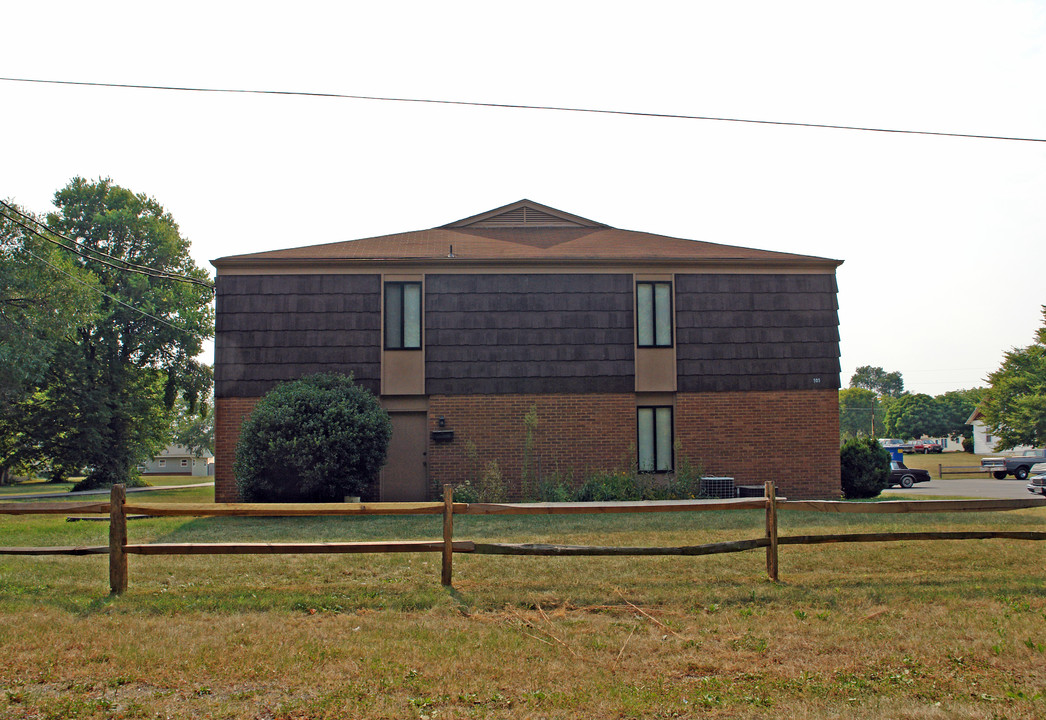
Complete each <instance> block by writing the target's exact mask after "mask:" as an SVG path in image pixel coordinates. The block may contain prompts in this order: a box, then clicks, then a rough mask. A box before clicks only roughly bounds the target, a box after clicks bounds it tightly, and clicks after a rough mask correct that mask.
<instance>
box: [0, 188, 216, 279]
mask: <svg viewBox="0 0 1046 720" xmlns="http://www.w3.org/2000/svg"><path fill="white" fill-rule="evenodd" d="M0 206H3V208H4V209H6V210H7V211H8V212H12V213H14V214H15V215H17V216H18V217H17V218H16V217H11V216H10V215H4V217H5V218H7V219H8V220H9V221H11V222H13V223H14V224H16V225H18V226H19V227H21V228H22V229H23V230H26V231H28V232H30V233H32V234H33V235H35V236H36V237H39V238H41V239H42V240H45V241H47V242H49V243H51V244H52V245H56V246H58V247H60V248H62V249H63V250H65V251H66V252H71V253H73V254H74V255H78V256H80V257H82V258H85V259H87V260H91V261H92V262H97V263H101V264H102V265H106V266H108V267H111V268H113V269H114V270H119V271H121V272H129V273H135V274H138V275H147V276H148V277H153V278H158V279H161V280H174V281H176V282H184V283H191V284H193V285H199V286H200V287H205V288H207V289H209V290H213V289H214V286H213V285H212V284H211V283H209V282H207V281H206V280H200V279H198V278H194V277H190V276H188V275H179V274H177V273H171V272H167V271H166V270H157V269H156V268H151V267H148V266H146V265H138V264H135V263H132V262H129V261H127V260H122V259H120V258H117V257H114V256H112V255H110V254H108V253H106V252H103V251H101V250H96V249H94V248H91V247H88V246H87V245H86V244H84V243H81V242H77V241H76V240H73V239H72V238H70V237H67V236H65V235H62V234H61V233H59V232H56V231H54V230H52V229H50V228H48V227H47V226H46V225H44V224H43V223H41V222H40V221H39V220H36V219H35V218H33V217H30V216H29V215H26V214H25V213H23V212H21V211H20V210H18V209H17V208H15V207H13V206H12V205H9V204H7V203H6V202H4V201H3V200H0ZM19 218H22V219H24V220H25V221H28V222H30V223H32V224H33V225H36V226H39V227H41V228H43V230H44V232H40V230H38V229H36V228H35V227H33V226H31V225H27V224H26V223H25V222H22V220H19ZM52 235H55V236H57V237H59V238H61V239H62V240H65V241H66V242H67V243H70V244H71V245H72V246H73V247H69V246H67V245H65V244H63V243H61V242H59V241H57V240H55V239H54V237H51V236H52ZM91 253H93V254H94V255H100V256H102V257H100V258H99V257H93V256H92V255H91ZM103 258H107V259H103ZM111 261H112V262H111Z"/></svg>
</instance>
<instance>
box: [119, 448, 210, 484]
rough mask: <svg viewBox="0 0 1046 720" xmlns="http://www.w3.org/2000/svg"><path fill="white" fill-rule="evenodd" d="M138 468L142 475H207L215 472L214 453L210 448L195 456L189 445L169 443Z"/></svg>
mask: <svg viewBox="0 0 1046 720" xmlns="http://www.w3.org/2000/svg"><path fill="white" fill-rule="evenodd" d="M138 469H139V471H140V472H141V473H142V475H192V476H194V477H206V476H208V475H213V474H214V453H212V452H211V451H210V450H203V451H202V452H201V453H200V457H195V456H194V455H193V454H192V453H191V452H190V451H189V449H188V448H187V447H183V446H182V445H168V446H167V447H165V448H164V449H163V450H161V451H160V452H159V453H157V454H156V456H155V457H154V458H153V459H152V460H150V461H149V462H146V463H143V464H142V465H141V466H139V468H138Z"/></svg>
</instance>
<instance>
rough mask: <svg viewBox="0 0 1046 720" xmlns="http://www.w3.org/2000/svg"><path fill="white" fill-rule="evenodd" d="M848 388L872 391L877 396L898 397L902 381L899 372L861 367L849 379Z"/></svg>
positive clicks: (868, 366) (902, 384) (869, 366)
mask: <svg viewBox="0 0 1046 720" xmlns="http://www.w3.org/2000/svg"><path fill="white" fill-rule="evenodd" d="M850 387H852V388H864V389H866V390H872V391H873V392H875V393H877V394H878V395H882V396H889V397H900V395H901V394H902V393H903V392H904V380H903V379H902V378H901V373H899V372H890V373H888V372H886V371H885V370H883V369H882V368H881V367H872V366H871V365H862V366H861V367H859V368H857V370H856V371H855V372H854V374H853V375H852V376H851V377H850Z"/></svg>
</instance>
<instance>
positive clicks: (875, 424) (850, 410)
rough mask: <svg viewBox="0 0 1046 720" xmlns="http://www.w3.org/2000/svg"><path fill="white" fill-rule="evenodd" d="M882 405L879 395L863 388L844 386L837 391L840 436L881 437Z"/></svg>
mask: <svg viewBox="0 0 1046 720" xmlns="http://www.w3.org/2000/svg"><path fill="white" fill-rule="evenodd" d="M883 412H884V410H883V406H882V404H881V403H880V402H879V396H878V395H876V394H875V393H874V392H873V391H871V390H866V389H865V388H846V389H844V390H840V391H839V435H840V437H843V438H847V437H857V436H858V435H866V436H868V437H881V436H882V435H883Z"/></svg>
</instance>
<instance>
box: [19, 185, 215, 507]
mask: <svg viewBox="0 0 1046 720" xmlns="http://www.w3.org/2000/svg"><path fill="white" fill-rule="evenodd" d="M55 206H56V207H57V208H58V211H57V212H56V213H53V214H51V215H49V216H48V225H49V227H51V228H52V229H53V230H55V231H57V232H58V233H61V234H62V235H64V236H66V237H69V238H71V239H73V240H75V241H76V242H77V243H78V244H79V245H80V247H81V249H82V250H83V251H84V256H78V257H77V258H76V263H77V265H78V266H79V267H81V268H82V269H84V270H88V271H90V272H91V273H92V274H93V275H94V276H95V277H96V278H98V281H99V284H100V286H101V289H102V290H103V291H104V293H105V295H104V296H103V297H102V298H101V301H100V307H99V313H98V317H97V319H95V320H94V321H92V322H89V323H85V324H81V325H80V326H79V327H78V329H77V332H76V336H75V340H74V341H73V342H69V343H65V344H63V345H62V346H61V347H60V348H58V350H57V351H56V353H55V356H54V362H52V365H51V368H50V370H49V372H48V373H47V377H46V379H45V381H44V383H43V385H42V387H41V390H40V392H39V393H38V395H37V397H36V398H35V399H34V401H33V403H32V407H31V412H30V414H31V415H32V417H31V418H29V419H28V423H27V425H28V426H29V427H30V428H32V429H33V430H34V433H35V434H36V440H37V442H38V443H39V445H40V447H41V448H42V449H43V450H44V452H45V453H47V454H48V455H50V457H51V458H53V459H54V461H55V463H56V464H57V465H58V466H59V467H61V468H74V467H78V468H85V469H86V470H87V472H88V475H87V477H86V478H85V480H84V482H83V483H81V485H80V487H84V488H87V487H102V486H108V485H111V484H113V483H116V482H122V483H129V484H135V483H136V482H138V477H137V470H136V468H137V465H138V464H139V463H140V462H141V461H142V460H144V459H146V458H147V457H149V456H150V455H152V454H153V453H154V452H156V451H157V450H158V449H160V448H161V447H163V445H164V444H165V443H166V442H167V441H168V439H169V434H170V428H171V408H172V407H173V405H174V401H175V399H176V398H177V397H179V396H182V397H184V398H185V399H186V401H187V402H188V403H189V405H190V406H191V407H194V406H195V404H196V402H197V400H198V399H199V398H200V397H203V396H204V395H205V393H206V392H207V390H208V389H209V387H210V382H211V377H210V373H209V369H207V368H205V367H204V366H202V365H200V364H199V363H198V362H197V361H196V360H195V359H194V358H195V357H196V356H197V355H198V354H199V353H200V351H201V346H202V342H203V339H204V338H206V337H208V336H210V335H212V334H213V329H214V313H213V310H212V308H211V291H210V289H209V287H206V283H207V280H208V275H207V273H206V272H205V271H204V270H203V269H201V268H199V267H197V265H196V264H195V263H194V262H193V260H192V258H191V257H190V256H189V242H188V240H186V239H185V238H184V237H182V235H181V233H180V232H179V230H178V225H177V224H176V223H175V222H174V219H173V218H172V217H171V216H170V214H169V213H167V212H166V211H165V210H164V209H163V207H162V206H161V205H160V204H159V203H158V202H157V201H156V200H154V199H152V198H150V197H147V196H146V195H141V194H135V193H133V192H131V191H130V190H127V189H125V188H122V187H119V186H118V185H115V184H113V182H112V181H111V180H108V179H105V180H99V181H97V182H88V181H86V180H84V179H82V178H74V179H73V180H72V181H70V183H69V185H67V186H66V187H65V188H63V189H62V190H59V191H58V192H57V193H56V194H55ZM91 251H100V252H102V253H105V254H106V255H108V256H110V257H113V258H118V259H119V260H120V261H124V262H126V263H133V264H135V265H137V266H139V267H144V268H148V269H149V272H151V273H157V272H160V273H174V274H178V275H182V276H189V277H191V278H194V279H195V280H197V281H199V282H201V283H202V284H203V285H204V286H201V285H200V284H191V283H187V282H180V281H177V280H173V279H170V278H159V277H155V276H153V275H149V274H141V273H137V272H131V271H129V270H128V269H126V268H124V267H113V266H112V264H107V263H106V261H105V260H104V258H102V257H100V256H99V255H97V254H94V253H92V252H91ZM114 264H116V265H121V263H114Z"/></svg>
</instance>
